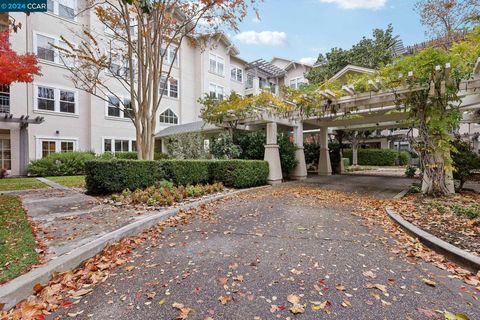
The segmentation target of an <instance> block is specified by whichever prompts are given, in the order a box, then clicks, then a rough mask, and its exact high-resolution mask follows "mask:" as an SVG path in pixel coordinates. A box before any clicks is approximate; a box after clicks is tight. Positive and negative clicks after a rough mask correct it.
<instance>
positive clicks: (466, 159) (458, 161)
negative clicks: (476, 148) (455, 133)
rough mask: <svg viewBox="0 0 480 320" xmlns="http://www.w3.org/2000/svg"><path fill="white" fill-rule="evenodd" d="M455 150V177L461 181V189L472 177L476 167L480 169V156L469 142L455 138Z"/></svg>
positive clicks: (453, 158) (453, 153)
mask: <svg viewBox="0 0 480 320" xmlns="http://www.w3.org/2000/svg"><path fill="white" fill-rule="evenodd" d="M452 144H453V147H455V152H452V160H453V166H454V167H455V170H454V171H453V178H454V179H456V180H459V181H460V185H459V189H460V190H461V189H462V188H463V185H464V184H465V182H466V181H468V180H469V179H471V178H472V176H473V172H474V170H475V169H480V156H479V155H478V154H476V153H475V152H473V151H472V149H471V148H470V145H469V144H468V142H465V141H462V140H460V139H455V140H454V141H453V142H452Z"/></svg>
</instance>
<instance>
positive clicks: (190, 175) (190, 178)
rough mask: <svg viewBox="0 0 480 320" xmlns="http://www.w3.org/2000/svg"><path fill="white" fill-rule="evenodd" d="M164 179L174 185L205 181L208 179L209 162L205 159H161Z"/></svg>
mask: <svg viewBox="0 0 480 320" xmlns="http://www.w3.org/2000/svg"><path fill="white" fill-rule="evenodd" d="M160 162H161V166H162V167H163V168H164V172H165V177H164V179H165V180H168V181H171V182H173V183H174V184H175V185H179V186H186V185H187V184H197V183H207V182H208V181H210V174H209V162H210V161H207V160H162V161H160Z"/></svg>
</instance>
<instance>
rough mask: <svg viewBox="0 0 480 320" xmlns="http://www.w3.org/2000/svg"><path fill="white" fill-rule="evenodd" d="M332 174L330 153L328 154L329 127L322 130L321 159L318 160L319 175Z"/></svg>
mask: <svg viewBox="0 0 480 320" xmlns="http://www.w3.org/2000/svg"><path fill="white" fill-rule="evenodd" d="M331 174H332V165H331V164H330V153H329V152H328V127H321V128H320V157H319V159H318V175H320V176H329V175H331Z"/></svg>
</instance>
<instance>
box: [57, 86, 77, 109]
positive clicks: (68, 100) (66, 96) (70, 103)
mask: <svg viewBox="0 0 480 320" xmlns="http://www.w3.org/2000/svg"><path fill="white" fill-rule="evenodd" d="M60 112H67V113H75V92H72V91H66V90H60Z"/></svg>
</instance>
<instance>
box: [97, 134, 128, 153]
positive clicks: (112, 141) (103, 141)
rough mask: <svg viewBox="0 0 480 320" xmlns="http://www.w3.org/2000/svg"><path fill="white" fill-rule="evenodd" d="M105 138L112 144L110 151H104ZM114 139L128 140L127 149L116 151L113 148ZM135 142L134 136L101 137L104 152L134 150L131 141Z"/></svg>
mask: <svg viewBox="0 0 480 320" xmlns="http://www.w3.org/2000/svg"><path fill="white" fill-rule="evenodd" d="M105 140H110V143H111V145H112V150H111V151H105ZM115 140H121V141H128V150H127V151H117V150H115ZM134 142H136V139H135V138H122V137H112V136H108V137H102V153H105V152H111V153H116V152H135V151H132V150H133V143H134Z"/></svg>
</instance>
